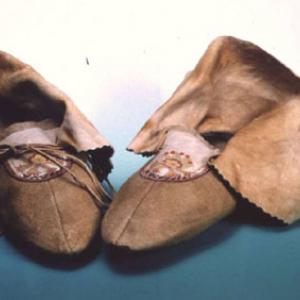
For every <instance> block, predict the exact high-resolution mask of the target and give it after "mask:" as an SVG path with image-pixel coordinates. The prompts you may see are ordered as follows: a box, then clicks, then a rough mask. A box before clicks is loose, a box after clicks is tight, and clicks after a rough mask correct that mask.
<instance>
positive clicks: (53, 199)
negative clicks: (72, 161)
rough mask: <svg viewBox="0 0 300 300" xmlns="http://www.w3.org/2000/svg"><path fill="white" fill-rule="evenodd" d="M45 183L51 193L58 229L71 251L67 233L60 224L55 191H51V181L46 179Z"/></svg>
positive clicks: (60, 219)
mask: <svg viewBox="0 0 300 300" xmlns="http://www.w3.org/2000/svg"><path fill="white" fill-rule="evenodd" d="M47 185H48V187H49V190H50V191H51V194H52V197H51V202H52V204H53V207H54V209H55V212H56V214H57V219H58V224H59V227H60V229H61V231H62V234H63V237H64V242H65V244H66V246H67V248H68V250H69V251H72V247H71V246H70V245H69V243H68V239H67V235H66V233H65V231H64V227H63V225H62V216H61V213H60V211H59V209H58V205H57V198H56V195H55V193H54V191H53V188H52V185H51V183H50V182H49V181H47Z"/></svg>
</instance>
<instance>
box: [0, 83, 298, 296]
mask: <svg viewBox="0 0 300 300" xmlns="http://www.w3.org/2000/svg"><path fill="white" fill-rule="evenodd" d="M114 97H115V99H118V101H114ZM149 98H151V99H158V100H157V102H155V101H152V102H147V101H146V99H149ZM111 99H112V102H110V103H106V104H103V105H102V106H101V105H99V107H97V108H95V110H96V112H95V115H98V117H95V118H94V120H93V121H94V123H95V124H96V126H97V127H98V128H99V129H100V130H101V132H102V133H103V134H104V135H105V136H106V137H107V138H109V140H110V141H111V142H112V144H113V145H114V147H115V155H114V157H113V163H114V166H115V167H114V170H113V173H112V175H111V176H110V179H111V181H112V183H113V185H114V186H115V187H116V189H119V187H120V186H121V184H122V183H123V182H124V181H125V180H126V179H127V178H128V176H130V175H131V174H132V173H133V172H134V171H136V170H137V168H139V167H140V166H142V165H143V164H144V163H145V162H146V161H147V159H146V158H142V157H139V156H137V155H134V154H132V153H128V152H126V151H125V147H126V145H127V144H128V142H129V141H130V139H131V138H132V137H133V136H134V135H135V133H136V132H137V130H138V129H139V128H140V126H141V125H142V124H143V122H144V121H145V120H146V119H147V118H148V117H149V116H150V114H151V113H152V112H153V110H154V109H155V108H156V107H157V105H158V101H161V95H160V91H159V89H156V88H154V87H153V89H151V88H149V87H148V88H146V87H143V86H140V87H138V86H131V85H124V86H123V87H122V89H121V90H120V91H117V90H116V94H115V96H112V98H111ZM74 201H75V202H76V199H74ZM299 236H300V227H299V225H297V224H296V225H293V226H291V227H284V226H283V227H282V226H277V225H276V224H274V223H273V222H270V221H269V220H268V219H267V218H264V217H262V216H261V215H260V214H259V213H256V212H255V211H253V209H252V208H247V207H246V208H245V207H244V206H242V207H241V209H240V210H239V212H238V213H236V214H234V215H233V216H231V217H230V218H227V219H226V220H223V221H222V222H220V223H218V224H216V225H215V226H213V227H212V228H210V229H209V230H207V231H206V232H204V233H203V234H200V235H199V236H198V237H196V238H194V239H193V240H191V241H187V242H184V243H181V244H180V245H178V246H174V247H169V248H163V249H158V250H153V251H148V252H141V253H131V252H126V251H118V250H116V249H112V248H110V247H108V246H105V245H103V244H102V243H101V241H100V240H95V242H94V243H93V245H92V247H91V248H90V249H89V251H88V252H87V253H85V254H84V255H82V256H79V257H75V258H73V259H67V258H57V257H46V256H43V255H40V254H39V253H38V252H36V250H33V249H30V248H27V247H25V246H24V245H21V244H20V243H19V242H18V241H14V240H11V239H8V238H7V237H2V238H0V253H1V254H0V299H1V300H2V299H5V300H12V299H72V300H76V299H124V298H125V299H140V300H146V299H207V300H212V299H218V300H219V299H234V300H235V299H249V300H253V299H272V300H276V299H295V300H296V299H300V259H299V254H300V242H299Z"/></svg>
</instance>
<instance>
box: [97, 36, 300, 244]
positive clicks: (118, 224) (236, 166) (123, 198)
mask: <svg viewBox="0 0 300 300" xmlns="http://www.w3.org/2000/svg"><path fill="white" fill-rule="evenodd" d="M298 95H300V80H299V78H298V77H297V76H296V75H294V74H293V72H292V71H290V70H289V69H288V68H286V67H285V66H284V65H283V64H282V63H280V62H279V61H278V60H277V59H276V58H274V57H273V56H271V55H270V54H268V53H267V52H265V51H264V50H262V49H261V48H259V47H258V46H256V45H254V44H252V43H249V42H246V41H242V40H239V39H236V38H234V37H219V38H217V39H216V40H214V41H213V42H212V43H211V45H210V46H209V47H208V49H207V51H206V52H205V54H204V55H203V57H202V58H201V59H200V61H199V63H198V64H197V66H196V67H195V69H194V70H193V71H192V72H190V73H189V74H188V75H187V77H186V78H185V79H184V81H183V82H182V83H181V85H180V86H179V87H178V88H177V90H176V91H175V92H174V94H173V95H172V96H171V98H170V99H169V100H168V101H167V102H166V103H164V104H163V105H162V106H161V107H160V108H158V110H157V111H156V112H155V113H154V114H153V115H152V116H151V117H150V119H149V120H148V121H147V122H146V123H145V125H144V126H143V128H142V129H141V130H140V131H139V133H138V134H137V136H136V137H135V138H134V139H133V141H132V142H131V143H130V145H129V146H128V150H131V151H134V152H135V153H142V154H143V153H145V154H148V153H155V152H158V153H160V152H159V151H161V149H162V148H163V145H164V142H165V140H166V136H167V134H168V132H169V130H170V129H171V128H173V127H174V126H180V127H183V128H185V129H187V130H196V131H197V132H198V133H199V134H202V135H205V136H209V135H211V134H212V133H214V134H216V135H219V136H221V134H224V133H225V134H226V135H229V136H232V135H233V138H232V139H231V140H230V142H229V144H227V141H220V140H219V141H217V142H216V143H215V145H222V149H225V150H224V152H223V153H221V154H220V156H219V158H217V159H216V160H215V161H214V162H213V165H214V167H215V168H217V170H218V171H219V173H220V174H221V175H222V176H223V178H224V180H226V181H228V182H229V183H230V184H231V186H232V187H233V188H234V189H235V190H236V191H237V192H239V193H241V194H242V195H243V196H244V197H246V198H248V199H249V201H251V202H252V203H255V204H256V205H257V206H259V207H261V208H262V209H263V210H264V211H265V212H267V213H269V214H271V215H272V216H276V217H277V218H279V219H281V220H284V221H285V222H287V223H290V222H292V221H293V220H295V219H296V218H298V217H299V214H300V210H299V209H300V205H298V202H299V201H298V198H299V192H298V190H299V184H298V182H297V180H298V178H299V174H298V173H299V171H298V169H299V168H298V167H297V166H298V159H297V157H296V155H297V153H298V152H299V151H298V148H299V147H298V142H297V137H298V135H299V134H298V128H299V124H298V119H299V116H298V113H299V107H298V103H299V102H298V100H293V99H294V98H296V97H297V96H298ZM285 103H287V104H286V105H285V106H284V104H285ZM188 147H189V145H186V148H187V149H188ZM234 208H235V200H234V199H233V198H232V196H231V195H230V193H229V191H228V190H227V189H226V188H225V187H224V186H223V183H222V182H221V181H219V179H218V178H216V177H214V176H213V175H212V174H211V173H208V174H206V175H204V176H202V177H199V178H198V179H196V180H191V181H188V182H181V183H167V182H154V181H150V180H149V181H147V179H145V178H141V177H140V175H139V174H136V175H134V176H133V177H132V178H131V179H130V180H129V181H128V182H127V183H125V185H124V186H123V187H122V188H121V190H120V192H119V193H118V194H117V195H116V197H115V200H114V202H113V204H112V206H111V208H110V209H109V211H108V213H107V215H106V217H105V218H104V222H103V224H104V225H103V228H102V234H103V237H104V239H105V240H107V241H108V242H110V243H113V244H116V245H123V246H128V247H129V248H131V249H148V248H152V247H156V246H162V245H166V244H169V243H173V242H178V241H180V240H182V239H186V238H189V237H190V236H192V235H194V234H196V233H198V232H201V231H203V230H204V229H206V228H207V227H208V226H210V225H211V224H213V223H215V222H216V221H218V220H220V219H221V218H223V217H224V216H225V215H227V214H228V213H229V212H231V211H232V210H233V209H234Z"/></svg>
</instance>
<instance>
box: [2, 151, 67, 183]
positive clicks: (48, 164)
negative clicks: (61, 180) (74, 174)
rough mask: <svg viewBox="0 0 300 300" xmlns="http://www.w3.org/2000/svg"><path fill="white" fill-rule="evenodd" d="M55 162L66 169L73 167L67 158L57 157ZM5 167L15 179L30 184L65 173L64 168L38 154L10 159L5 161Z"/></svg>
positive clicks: (28, 154)
mask: <svg viewBox="0 0 300 300" xmlns="http://www.w3.org/2000/svg"><path fill="white" fill-rule="evenodd" d="M55 160H57V161H58V162H59V163H60V165H61V166H63V167H64V168H70V167H71V165H72V163H71V162H70V161H69V160H68V159H67V158H66V157H56V158H55ZM4 166H5V168H6V170H7V171H8V172H9V174H10V175H12V176H13V177H14V178H16V179H19V180H22V181H30V182H40V181H45V180H49V179H51V178H55V177H58V176H60V175H62V174H64V173H65V170H64V169H63V168H61V167H60V166H58V165H57V164H55V163H54V162H52V161H50V160H49V159H47V158H45V157H43V156H42V155H40V154H37V153H27V154H24V155H22V156H21V157H18V158H10V159H8V160H7V161H5V163H4Z"/></svg>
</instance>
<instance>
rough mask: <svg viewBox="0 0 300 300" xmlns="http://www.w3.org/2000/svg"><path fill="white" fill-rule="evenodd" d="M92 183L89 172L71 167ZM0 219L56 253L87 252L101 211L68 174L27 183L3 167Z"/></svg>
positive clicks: (19, 232)
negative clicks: (86, 249) (85, 250)
mask: <svg viewBox="0 0 300 300" xmlns="http://www.w3.org/2000/svg"><path fill="white" fill-rule="evenodd" d="M71 171H73V172H74V173H75V174H76V175H77V176H78V177H79V178H80V179H81V180H82V181H84V182H86V183H87V184H92V183H91V180H90V178H89V177H88V176H87V174H86V172H85V171H84V170H83V169H81V168H80V167H78V166H77V165H73V166H72V168H71ZM0 216H1V219H2V221H3V223H4V224H5V227H6V228H8V229H10V230H12V231H14V232H17V233H18V234H19V235H21V236H23V237H24V238H26V239H27V240H29V241H30V242H32V243H34V244H35V245H37V246H39V247H40V248H43V249H44V250H47V251H50V252H53V253H65V254H71V253H76V252H80V251H82V250H84V249H85V248H86V247H87V246H88V244H89V242H90V241H91V239H92V238H93V236H94V234H95V232H96V230H97V229H98V226H99V220H100V212H99V209H98V207H97V206H96V204H95V203H94V200H93V198H92V197H91V195H90V194H89V193H88V192H87V191H85V190H84V189H82V188H81V187H79V186H77V185H76V184H75V183H74V181H73V179H72V178H71V177H70V175H69V174H68V173H65V174H64V175H62V176H60V177H57V178H54V179H51V180H47V181H44V182H33V183H30V182H24V181H20V180H17V179H15V178H13V177H12V176H10V175H9V174H8V172H7V170H6V169H5V168H4V167H3V165H2V166H0Z"/></svg>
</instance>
